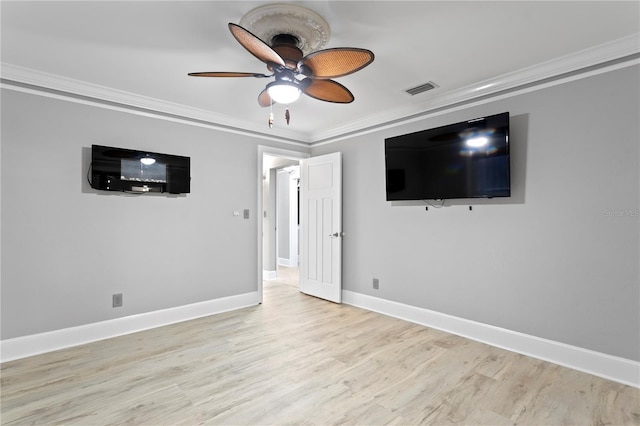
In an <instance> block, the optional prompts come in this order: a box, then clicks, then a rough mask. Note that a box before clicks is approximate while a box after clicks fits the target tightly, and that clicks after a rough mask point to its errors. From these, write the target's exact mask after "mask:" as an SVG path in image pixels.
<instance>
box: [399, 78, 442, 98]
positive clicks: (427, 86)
mask: <svg viewBox="0 0 640 426" xmlns="http://www.w3.org/2000/svg"><path fill="white" fill-rule="evenodd" d="M436 87H438V85H437V84H435V83H434V82H433V81H428V82H426V83H424V84H421V85H419V86H416V87H412V88H411V89H407V90H405V92H407V93H408V94H410V95H411V96H415V95H417V94H418V93H422V92H426V91H427V90H431V89H435V88H436Z"/></svg>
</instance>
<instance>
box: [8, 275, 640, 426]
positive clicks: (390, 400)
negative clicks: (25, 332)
mask: <svg viewBox="0 0 640 426" xmlns="http://www.w3.org/2000/svg"><path fill="white" fill-rule="evenodd" d="M264 293H265V302H264V304H262V305H260V306H256V307H251V308H246V309H241V310H238V311H234V312H229V313H224V314H219V315H214V316H210V317H207V318H201V319H197V320H193V321H188V322H184V323H180V324H175V325H171V326H167V327H162V328H158V329H154V330H148V331H144V332H140V333H135V334H130V335H127V336H122V337H118V338H114V339H109V340H104V341H100V342H95V343H91V344H87V345H83V346H78V347H75V348H70V349H65V350H61V351H57V352H53V353H49V354H44V355H40V356H35V357H31V358H26V359H22V360H17V361H12V362H7V363H4V364H3V365H2V371H1V372H2V382H1V383H2V389H1V390H2V400H1V402H2V407H1V414H2V424H3V425H25V424H41V425H42V424H47V425H48V424H64V425H106V424H114V425H115V424H118V425H120V424H132V425H136V424H145V425H162V424H167V425H196V424H211V425H217V424H221V425H244V424H250V425H266V424H299V425H332V424H348V425H356V424H359V425H379V424H380V425H383V424H395V425H413V424H433V425H447V424H464V425H481V424H485V425H507V424H509V425H511V424H526V425H631V424H635V425H638V424H640V401H639V397H640V390H638V389H636V388H632V387H628V386H624V385H621V384H617V383H614V382H610V381H607V380H604V379H600V378H597V377H593V376H590V375H588V374H584V373H580V372H577V371H573V370H570V369H567V368H563V367H560V366H557V365H554V364H550V363H547V362H543V361H539V360H536V359H532V358H528V357H526V356H522V355H517V354H514V353H511V352H508V351H505V350H501V349H497V348H494V347H491V346H487V345H484V344H481V343H477V342H473V341H470V340H467V339H464V338H461V337H457V336H453V335H449V334H446V333H443V332H440V331H437V330H433V329H429V328H426V327H422V326H419V325H416V324H412V323H409V322H405V321H401V320H398V319H394V318H390V317H386V316H383V315H379V314H376V313H372V312H368V311H365V310H362V309H358V308H355V307H352V306H346V305H336V304H333V303H329V302H324V301H321V300H319V299H315V298H313V297H309V296H304V295H302V294H300V293H299V292H298V291H297V289H295V288H294V287H292V286H289V285H284V284H282V283H277V282H267V283H265V288H264Z"/></svg>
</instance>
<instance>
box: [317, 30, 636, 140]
mask: <svg viewBox="0 0 640 426" xmlns="http://www.w3.org/2000/svg"><path fill="white" fill-rule="evenodd" d="M638 53H640V33H637V34H633V35H630V36H627V37H623V38H621V39H618V40H614V41H612V42H609V43H604V44H601V45H598V46H594V47H592V48H589V49H585V50H582V51H579V52H574V53H571V54H569V55H566V56H563V57H560V58H556V59H553V60H550V61H546V62H543V63H540V64H536V65H534V66H531V67H528V68H523V69H520V70H517V71H514V72H510V73H507V74H503V75H500V76H497V77H494V78H490V79H487V80H484V81H480V82H477V83H474V84H473V85H469V86H466V87H462V88H460V89H457V90H451V91H446V92H442V93H441V94H437V93H436V92H435V91H430V92H428V93H429V95H427V96H428V99H427V100H426V101H424V102H422V103H419V104H413V105H411V106H410V107H406V108H399V109H395V110H390V111H385V112H384V113H381V114H377V115H375V116H368V117H366V118H364V119H362V120H359V121H357V122H353V123H349V124H348V125H345V126H341V127H336V128H332V129H329V130H326V131H322V132H318V133H315V134H313V135H311V140H312V141H314V142H312V145H315V146H317V145H316V144H326V143H331V142H336V141H338V140H340V139H344V138H345V137H351V136H354V135H355V134H363V133H368V132H371V131H374V130H379V129H381V128H387V127H394V126H397V125H400V124H403V123H407V122H410V121H415V120H417V119H423V118H424V117H425V116H426V115H427V114H429V113H430V112H433V111H439V110H442V109H446V108H447V107H453V106H455V105H459V104H464V103H470V102H474V101H477V100H480V99H487V98H489V100H488V101H492V100H495V99H496V97H497V96H503V97H504V96H514V95H516V94H518V93H522V92H523V91H525V90H527V91H531V90H538V89H541V88H544V87H549V86H551V85H557V84H562V83H566V82H568V81H571V80H577V79H580V78H585V77H588V76H590V75H594V74H599V73H604V72H608V71H611V70H613V69H617V68H622V67H626V66H630V65H634V64H637V63H640V61H639V60H638V59H633V58H631V59H628V60H625V61H623V62H622V63H616V64H610V65H608V66H602V67H601V68H598V69H590V68H593V67H596V66H598V65H601V64H608V63H611V62H612V61H616V60H620V59H622V58H627V57H630V56H632V55H637V54H638ZM570 73H575V74H571V75H569V74H570ZM554 78H556V80H554V81H549V80H550V79H554ZM531 86H534V87H531ZM508 91H511V92H510V93H508V94H505V93H504V92H508ZM488 101H485V102H488ZM467 106H468V105H467Z"/></svg>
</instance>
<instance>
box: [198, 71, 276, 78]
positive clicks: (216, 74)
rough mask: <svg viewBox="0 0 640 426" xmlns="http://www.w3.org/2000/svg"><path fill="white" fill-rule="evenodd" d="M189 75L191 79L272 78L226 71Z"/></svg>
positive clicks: (251, 73)
mask: <svg viewBox="0 0 640 426" xmlns="http://www.w3.org/2000/svg"><path fill="white" fill-rule="evenodd" d="M188 75H190V76H191V77H257V78H265V77H271V76H270V75H265V74H260V73H255V72H226V71H211V72H190V73H189V74H188Z"/></svg>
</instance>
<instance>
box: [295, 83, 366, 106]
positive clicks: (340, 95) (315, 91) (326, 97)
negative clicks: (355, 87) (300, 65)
mask: <svg viewBox="0 0 640 426" xmlns="http://www.w3.org/2000/svg"><path fill="white" fill-rule="evenodd" d="M303 92H304V93H305V94H307V95H309V96H311V97H312V98H315V99H318V100H321V101H326V102H334V103H338V104H348V103H350V102H353V99H354V97H353V94H352V93H351V92H350V91H349V89H347V88H346V87H344V86H343V85H342V84H340V83H338V82H337V81H333V80H312V81H311V84H310V85H309V87H307V88H306V89H304V90H303Z"/></svg>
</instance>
